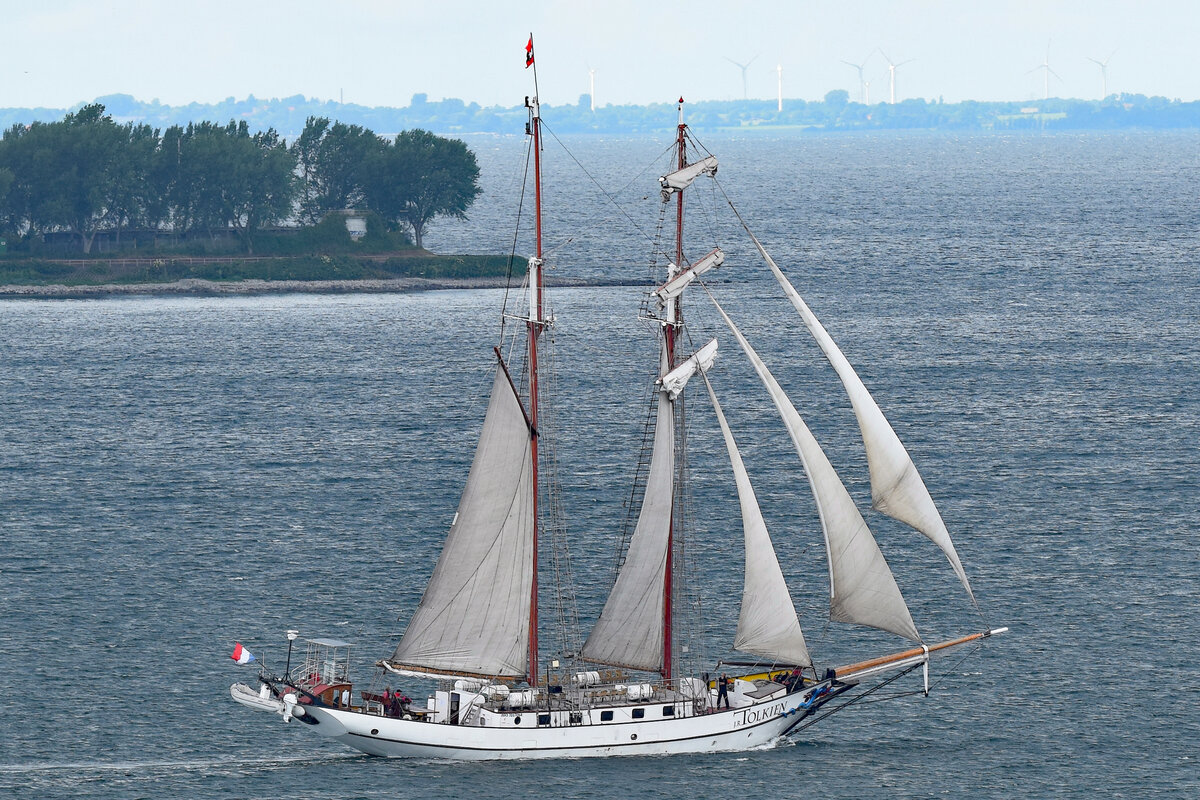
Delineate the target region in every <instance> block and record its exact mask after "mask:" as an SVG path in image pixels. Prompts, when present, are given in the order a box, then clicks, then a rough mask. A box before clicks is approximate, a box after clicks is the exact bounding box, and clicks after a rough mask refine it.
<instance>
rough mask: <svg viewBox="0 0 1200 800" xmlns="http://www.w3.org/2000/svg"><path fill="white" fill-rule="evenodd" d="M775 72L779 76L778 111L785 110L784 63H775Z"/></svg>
mask: <svg viewBox="0 0 1200 800" xmlns="http://www.w3.org/2000/svg"><path fill="white" fill-rule="evenodd" d="M775 74H776V75H778V76H779V105H778V106H777V107H776V109H775V110H776V111H783V64H776V65H775Z"/></svg>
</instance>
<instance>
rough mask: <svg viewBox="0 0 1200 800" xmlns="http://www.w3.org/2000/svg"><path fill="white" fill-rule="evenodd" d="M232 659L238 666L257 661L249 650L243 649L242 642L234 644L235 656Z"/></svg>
mask: <svg viewBox="0 0 1200 800" xmlns="http://www.w3.org/2000/svg"><path fill="white" fill-rule="evenodd" d="M230 658H232V659H233V660H234V661H235V662H237V663H238V664H249V663H250V662H251V661H254V660H255V659H254V655H253V654H252V653H251V652H250V651H249V650H247V649H246V648H244V647H242V644H241V642H234V643H233V655H231V656H230Z"/></svg>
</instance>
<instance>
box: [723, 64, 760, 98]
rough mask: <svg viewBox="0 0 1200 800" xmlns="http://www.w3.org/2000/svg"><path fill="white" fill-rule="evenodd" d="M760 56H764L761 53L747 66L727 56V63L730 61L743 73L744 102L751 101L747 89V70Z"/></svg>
mask: <svg viewBox="0 0 1200 800" xmlns="http://www.w3.org/2000/svg"><path fill="white" fill-rule="evenodd" d="M759 55H762V54H761V53H759V54H758V55H756V56H754V58H752V59H750V60H749V61H747V62H746V63H745V64H740V63H738V62H737V61H734V60H733V59H732V58H730V57H729V56H725V60H726V61H728V62H729V63H730V64H733V65H734V66H735V67H737V68H739V69H740V70H741V71H742V99H743V100H749V99H750V92H749V91H748V90H747V88H746V70H747V69H749V68H750V65H751V64H753V63H754V59H755V58H758V56H759Z"/></svg>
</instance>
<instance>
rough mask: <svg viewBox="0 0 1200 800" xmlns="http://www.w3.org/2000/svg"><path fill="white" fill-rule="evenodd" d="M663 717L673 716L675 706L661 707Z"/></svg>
mask: <svg viewBox="0 0 1200 800" xmlns="http://www.w3.org/2000/svg"><path fill="white" fill-rule="evenodd" d="M663 716H664V717H673V716H675V706H663Z"/></svg>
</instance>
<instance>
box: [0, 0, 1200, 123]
mask: <svg viewBox="0 0 1200 800" xmlns="http://www.w3.org/2000/svg"><path fill="white" fill-rule="evenodd" d="M0 20H3V28H4V34H3V37H4V48H3V50H2V51H0V107H38V106H40V107H48V108H67V107H72V106H76V105H78V104H80V103H84V102H89V101H91V100H94V99H96V98H97V97H102V96H104V95H110V94H129V95H133V96H134V97H135V98H137V99H138V100H143V101H152V100H155V99H157V100H159V101H160V102H162V103H165V104H168V105H186V104H187V103H191V102H200V103H211V102H216V101H220V100H224V99H225V98H229V97H233V98H236V99H239V100H240V99H244V98H245V97H247V96H248V95H254V96H255V97H258V98H264V99H265V98H284V97H291V96H295V95H303V96H305V97H307V98H310V99H319V100H335V101H338V100H344V101H345V102H347V103H357V104H361V105H368V106H406V105H408V104H409V101H410V100H411V98H412V96H413V95H414V94H416V93H425V94H427V95H428V97H429V99H430V100H439V99H442V98H446V97H457V98H460V99H462V100H464V101H466V102H477V103H479V104H480V105H484V106H488V105H502V106H514V105H519V104H520V103H521V102H522V101H523V98H524V96H525V95H526V94H531V93H532V82H533V75H532V70H529V71H526V70H525V69H524V48H525V42H526V40H527V39H528V37H529V34H530V33H531V32H532V33H533V35H534V41H535V45H536V59H537V66H538V76H537V77H538V81H539V87H538V88H539V91H540V94H541V99H542V101H543V102H545V103H548V104H551V105H555V104H565V103H575V102H577V101H578V100H579V97H580V95H581V94H585V93H587V92H588V91H589V80H590V79H592V78H594V81H595V93H596V101H597V104H598V105H605V104H608V103H613V104H624V103H638V104H644V103H653V102H667V103H670V102H673V101H674V100H675V99H676V98H677V97H678V96H680V95H682V96H683V97H684V98H685V99H689V98H690V99H692V100H733V99H740V98H741V97H742V96H743V82H742V69H741V67H739V66H737V64H735V63H733V62H737V63H740V64H746V65H748V66H747V68H746V70H745V77H746V93H747V95H748V96H749V97H751V98H762V99H774V98H775V97H776V92H777V86H778V79H779V72H778V71H777V70H778V69H779V68H781V69H782V77H783V95H784V97H785V98H801V99H805V100H819V99H821V98H822V97H824V96H825V93H826V92H828V91H830V90H833V89H845V90H847V91H848V92H850V95H851V98H852V99H855V100H857V99H859V93H860V90H861V86H860V84H859V80H858V74H857V72H856V70H855V69H854V68H853V67H851V66H848V65H847V64H845V63H843V62H844V61H849V62H853V63H856V64H862V63H864V62H865V67H864V76H865V79H866V80H867V81H869V84H870V85H869V90H868V91H869V93H870V96H869V100H870V101H871V102H878V101H880V100H886V99H887V97H888V91H889V88H890V87H889V70H888V65H887V60H888V59H889V58H890V60H891V61H892V62H893V63H896V64H901V66H898V67H897V69H896V71H895V77H896V99H897V100H904V99H906V98H912V97H922V98H925V99H927V100H936V99H938V98H942V99H944V100H945V101H946V102H958V101H962V100H1019V101H1024V100H1036V99H1040V98H1041V97H1042V96H1043V92H1044V83H1043V81H1044V78H1045V71H1044V70H1042V69H1040V65H1041V64H1043V63H1044V62H1047V48H1049V49H1048V63H1049V66H1050V68H1051V69H1052V70H1053V74H1052V75H1050V78H1049V81H1050V86H1049V88H1050V94H1051V96H1059V97H1076V98H1096V97H1099V96H1100V95H1101V87H1102V73H1101V68H1100V67H1099V66H1098V65H1097V64H1095V63H1093V62H1092V61H1089V60H1088V59H1089V58H1091V59H1096V60H1098V61H1106V60H1107V62H1108V70H1107V71H1108V91H1109V92H1110V93H1111V92H1132V93H1141V94H1146V95H1162V96H1165V97H1168V98H1171V99H1176V98H1178V99H1182V100H1197V99H1200V67H1198V66H1197V64H1196V63H1195V56H1194V53H1195V50H1196V47H1197V38H1198V37H1200V0H1137V1H1135V0H1123V1H1118V0H1086V1H1083V0H990V1H989V2H977V1H976V0H893V1H892V2H886V1H885V0H838V1H836V2H808V1H806V0H791V1H790V2H789V1H788V0H725V2H715V1H714V0H686V1H684V0H606V1H604V0H560V1H559V2H550V1H549V0H523V2H509V0H436V1H435V0H429V1H428V2H414V1H413V0H338V1H337V2H332V1H331V0H286V2H283V1H281V0H201V2H181V1H180V0H36V1H31V0H20V1H18V0H0ZM885 54H886V56H885ZM902 62H907V63H902ZM589 71H594V72H589Z"/></svg>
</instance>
